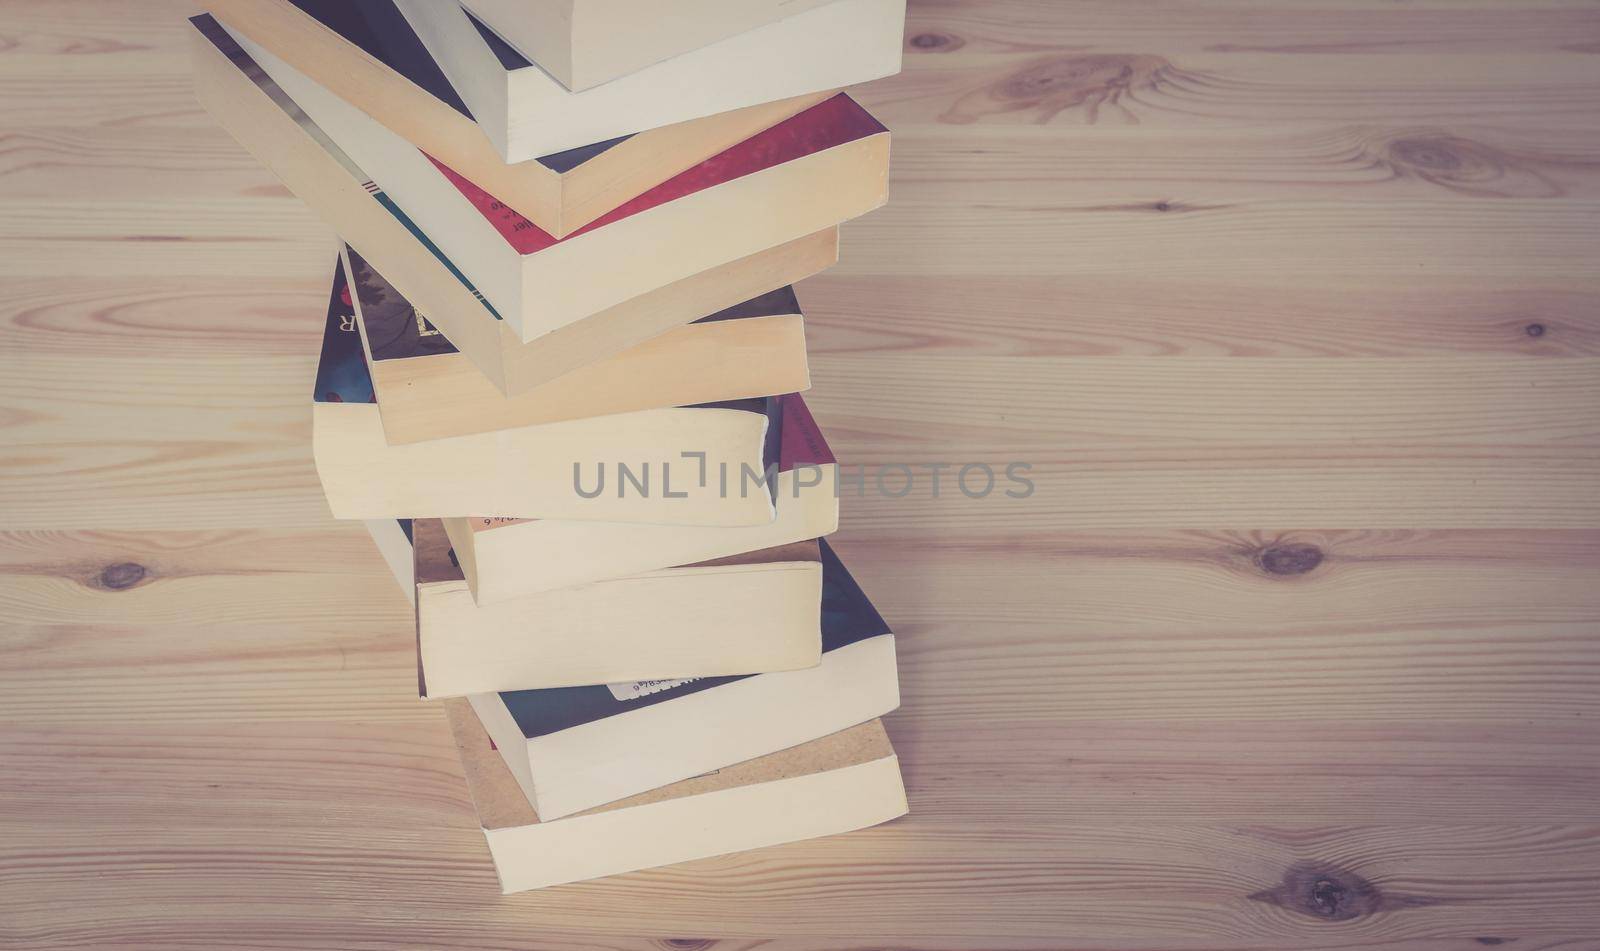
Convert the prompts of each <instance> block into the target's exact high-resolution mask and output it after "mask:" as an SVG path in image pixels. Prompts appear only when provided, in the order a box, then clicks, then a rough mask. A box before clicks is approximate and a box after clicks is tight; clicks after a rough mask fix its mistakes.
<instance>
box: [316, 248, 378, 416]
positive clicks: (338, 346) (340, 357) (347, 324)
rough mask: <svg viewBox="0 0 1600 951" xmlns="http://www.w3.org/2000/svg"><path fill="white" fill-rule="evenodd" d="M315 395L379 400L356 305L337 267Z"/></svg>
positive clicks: (319, 398) (330, 399)
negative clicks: (363, 346)
mask: <svg viewBox="0 0 1600 951" xmlns="http://www.w3.org/2000/svg"><path fill="white" fill-rule="evenodd" d="M312 399H313V400H315V401H316V402H318V403H376V402H377V401H378V397H377V395H376V394H375V393H374V392H373V389H372V373H371V371H369V370H368V369H367V358H366V354H364V353H363V352H362V350H361V335H360V332H359V330H358V328H357V327H356V310H355V305H354V303H353V302H352V301H351V299H350V286H349V285H348V284H347V283H345V279H344V269H343V268H341V267H338V266H335V267H334V269H333V291H332V292H331V293H330V294H329V295H328V320H327V323H326V324H324V325H323V329H322V354H321V356H320V357H318V359H317V380H316V384H315V386H314V388H313V390H312Z"/></svg>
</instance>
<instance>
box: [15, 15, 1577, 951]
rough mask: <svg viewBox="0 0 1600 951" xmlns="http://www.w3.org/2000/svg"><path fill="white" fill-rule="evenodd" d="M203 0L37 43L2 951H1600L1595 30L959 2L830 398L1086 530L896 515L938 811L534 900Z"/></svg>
mask: <svg viewBox="0 0 1600 951" xmlns="http://www.w3.org/2000/svg"><path fill="white" fill-rule="evenodd" d="M191 12H193V10H192V8H191V7H190V6H189V5H186V4H185V3H183V2H176V0H173V2H166V0H4V2H3V3H0V126H3V138H0V282H3V286H0V335H3V339H0V526H3V528H4V532H3V533H0V618H3V624H4V629H3V633H0V946H4V947H6V948H8V949H9V948H29V949H32V948H67V947H89V946H101V947H108V948H119V949H127V948H197V949H212V948H217V949H223V948H226V949H238V948H302V947H303V948H336V949H356V948H359V949H378V948H390V947H418V948H483V947H492V948H530V947H537V948H560V949H584V951H590V949H632V948H644V947H664V948H676V949H699V948H715V949H717V951H736V949H737V951H744V949H751V948H756V947H760V948H763V949H769V951H770V949H779V951H810V949H819V948H835V947H841V948H859V949H865V948H880V947H892V948H896V949H913V948H914V949H962V948H971V949H1002V948H1009V949H1043V948H1084V949H1090V948H1092V949H1158V948H1172V949H1202V948H1204V949H1224V948H1240V949H1244V948H1249V949H1261V951H1275V949H1285V948H1383V949H1393V948H1405V949H1419V951H1455V949H1477V948H1483V947H1486V946H1502V947H1508V948H1513V949H1516V951H1530V949H1549V948H1556V947H1560V948H1564V949H1577V948H1596V947H1600V940H1597V938H1596V936H1597V935H1600V689H1597V688H1600V630H1597V623H1596V622H1597V620H1600V306H1597V305H1600V213H1597V212H1600V7H1597V6H1596V5H1594V4H1590V3H1567V2H1505V3H1498V4H1497V3H1483V2H1471V0H1460V2H1443V0H1417V2H1413V3H1394V2H1388V0H1350V2H1334V0H1308V2H1303V3H1294V4H1287V3H1284V4H1262V3H1257V2H1250V0H1215V2H1211V0H1198V2H1181V3H1178V2H1175V3H1137V2H1122V0H1085V2H1053V0H1008V2H992V0H991V2H979V0H928V2H918V3H914V4H913V9H912V13H911V24H910V33H909V36H910V39H909V45H908V55H907V58H906V70H905V72H904V74H903V75H901V76H899V77H897V78H895V79H892V80H887V81H884V82H880V83H876V84H873V85H872V86H870V87H868V88H866V89H864V90H862V91H861V93H860V98H861V99H862V101H863V102H864V103H865V104H867V105H868V106H869V107H870V108H872V109H874V110H875V111H876V112H877V114H878V115H880V116H881V117H882V118H883V119H884V120H885V121H886V122H887V123H888V124H889V125H890V126H891V127H892V128H893V130H894V134H895V140H894V151H895V173H894V181H893V185H892V189H891V190H892V199H891V204H890V206H889V207H888V208H887V209H885V210H882V211H879V212H877V213H875V214H873V215H871V216H870V217H869V218H867V219H864V220H862V221H860V222H858V223H855V224H853V225H851V226H850V227H848V228H847V229H846V233H845V247H844V262H843V263H842V264H840V265H839V266H838V267H837V268H835V269H833V270H832V271H830V272H828V273H827V274H825V275H822V276H820V277H817V278H814V279H812V280H810V281H807V282H806V283H805V284H804V285H803V286H802V288H801V297H802V299H803V302H804V304H805V305H806V308H807V313H808V322H809V326H810V339H811V344H812V347H813V367H814V376H815V388H814V390H813V393H812V395H811V396H810V397H809V399H810V400H811V402H812V404H813V406H814V408H815V410H816V413H817V415H818V417H819V418H820V420H821V421H822V423H823V425H824V427H825V428H826V429H827V431H828V433H829V435H830V438H831V439H832V440H833V442H834V445H835V448H836V449H837V450H838V453H839V455H840V457H841V458H842V459H844V460H845V461H847V462H854V463H867V464H889V463H905V464H909V465H913V466H918V467H920V466H922V465H924V464H927V463H937V462H948V463H955V464H960V463H966V462H984V463H989V464H991V465H995V466H1001V465H1004V464H1005V463H1007V462H1026V463H1029V464H1031V465H1032V476H1033V479H1034V481H1035V484H1036V487H1037V491H1036V494H1035V495H1034V496H1033V497H1032V498H1030V499H1027V500H1022V501H1018V500H1011V499H1005V498H1000V497H991V498H987V499H983V500H972V499H968V498H966V497H964V496H963V495H961V494H960V493H959V492H953V491H951V487H950V483H949V482H946V483H945V484H944V486H943V487H942V491H941V494H940V496H939V497H938V498H934V497H933V494H932V491H931V487H930V486H929V485H928V483H927V480H926V478H924V479H923V480H922V481H920V482H919V483H918V484H917V486H916V488H915V490H914V491H912V492H911V493H910V494H909V495H908V496H907V497H905V498H902V499H892V498H877V497H868V498H856V497H854V496H847V497H846V498H845V500H844V503H843V505H844V522H843V528H842V530H841V531H840V533H839V536H838V543H839V548H840V550H841V551H842V552H843V553H844V554H845V556H846V557H847V558H848V559H849V560H850V562H851V564H852V565H853V566H854V567H855V569H856V571H857V574H858V577H859V578H860V580H861V581H862V583H863V584H864V586H865V587H866V588H867V590H868V591H869V592H870V593H871V594H872V595H873V597H874V598H875V599H876V600H877V601H878V602H879V604H880V606H881V608H882V610H883V612H884V614H885V615H886V616H887V617H888V618H889V619H890V620H891V622H892V623H893V624H894V626H895V627H896V629H897V630H898V631H899V632H900V635H901V640H900V645H901V651H902V654H901V675H902V679H903V692H904V706H903V707H902V709H901V710H900V711H898V712H897V713H895V714H894V715H893V716H892V717H890V718H888V721H887V722H888V727H889V732H890V734H891V736H892V737H893V739H894V741H895V744H896V746H897V747H898V749H899V751H900V754H901V757H902V762H903V765H904V770H905V777H906V782H907V786H908V788H909V792H910V799H911V807H912V814H911V815H910V816H909V817H907V818H905V819H902V820H899V821H896V822H894V823H892V824H889V825H887V826H884V827H881V828H876V829H871V830H867V831H863V832H859V833H856V834H852V835H848V836H842V837H835V838H832V839H826V840H822V841H815V842H806V843H801V844H796V845H791V846H784V847H780V848H773V849H767V850H763V851H760V852H756V853H752V854H746V855H738V856H732V857H726V858H719V859H713V860H708V861H701V862H696V863H692V864H689V865H684V866H678V867H674V868H667V869H661V870H657V871H652V872H646V873H641V874H634V875H629V876H625V877H621V878H617V879H613V880H609V881H604V882H598V883H589V884H583V885H576V886H567V887H561V888H554V889H550V890H547V891H543V892H536V893H530V894H523V895H519V896H514V897H510V898H502V897H500V896H499V895H498V894H497V889H496V886H495V879H494V873H493V870H492V869H491V867H490V864H489V858H488V855H487V852H486V851H485V847H484V844H483V841H482V837H481V836H480V835H479V833H478V831H477V827H476V824H475V819H474V816H473V814H472V811H471V806H470V803H469V801H468V799H467V796H466V792H465V789H464V787H463V785H462V779H461V773H460V769H459V765H458V763H457V761H456V758H455V755H454V753H453V751H452V748H451V744H450V739H449V734H448V731H447V729H446V726H445V723H444V719H443V716H442V715H441V713H440V711H439V710H437V709H435V708H433V707H431V706H429V705H426V704H423V703H419V702H418V701H417V700H416V699H415V697H414V691H413V677H414V674H413V660H412V649H413V648H412V633H411V619H410V615H409V611H408V609H407V606H406V603H405V601H404V600H403V598H402V597H401V595H400V593H399V592H398V591H397V590H396V588H395V586H394V583H393V581H392V580H391V578H390V577H389V575H388V573H387V571H386V569H385V568H384V565H383V563H382V561H381V560H380V559H379V557H378V555H377V553H376V552H375V551H374V550H373V548H372V547H371V545H370V543H369V541H368V539H367V536H366V534H365V533H364V532H363V531H362V529H361V527H360V526H359V525H356V524H351V523H335V522H333V521H332V520H331V519H330V518H329V517H328V514H327V511H326V509H325V508H324V505H323V502H322V500H321V498H320V496H319V491H318V486H317V481H316V476H315V473H314V471H313V468H312V464H311V459H310V455H309V442H310V414H309V411H308V405H307V404H308V397H309V395H310V390H311V379H312V371H313V363H314V360H315V356H316V349H317V341H318V338H319V335H320V332H321V324H322V320H323V307H324V302H325V299H326V293H327V287H328V279H329V275H330V269H331V265H332V262H333V253H334V248H335V239H334V235H333V233H332V232H331V231H330V230H329V229H328V228H327V227H325V226H324V225H323V224H322V223H321V222H320V221H319V220H318V219H316V218H315V217H313V215H312V214H310V213H309V212H308V211H307V210H305V209H304V208H303V207H302V206H301V205H300V204H299V203H298V202H297V201H296V200H294V199H293V198H292V197H291V196H290V195H289V194H288V193H287V192H286V191H285V190H284V189H283V188H281V187H280V186H279V185H278V184H277V183H276V182H275V181H274V179H273V178H272V177H271V176H270V175H269V174H267V173H266V172H264V171H262V170H261V169H259V168H257V167H256V165H255V164H254V162H252V161H251V159H250V158H249V157H248V156H247V155H246V154H245V153H244V152H243V151H242V150H241V149H239V148H238V147H236V146H235V145H234V144H233V142H232V141H231V140H230V139H229V138H228V137H227V136H226V135H225V134H224V133H223V132H221V131H220V130H219V129H218V128H217V127H216V126H215V125H213V123H212V122H211V120H210V119H209V118H208V117H207V116H206V115H205V114H204V113H203V112H202V111H201V110H200V109H199V108H198V106H197V105H196V104H195V102H194V100H193V98H192V96H191V92H190V89H189V82H188V78H187V73H186V69H187V65H186V59H185V53H184V46H183V42H182V41H183V39H184V37H183V31H184V30H185V29H186V27H185V26H184V24H183V17H184V16H186V15H187V14H189V13H191ZM921 471H923V472H924V473H925V472H926V470H921ZM947 478H948V476H947ZM763 939H772V940H770V941H768V940H763Z"/></svg>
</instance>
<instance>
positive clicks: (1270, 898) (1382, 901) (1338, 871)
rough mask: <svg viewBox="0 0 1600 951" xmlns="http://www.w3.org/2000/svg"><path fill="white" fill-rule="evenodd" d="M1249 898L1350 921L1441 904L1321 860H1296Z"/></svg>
mask: <svg viewBox="0 0 1600 951" xmlns="http://www.w3.org/2000/svg"><path fill="white" fill-rule="evenodd" d="M1249 897H1250V900H1251V901H1260V902H1266V903H1268V904H1272V905H1277V906H1279V907H1280V908H1285V909H1287V910H1289V911H1292V912H1295V913H1297V914H1302V915H1307V916H1309V917H1312V918H1320V919H1322V920H1323V921H1350V920H1351V919H1353V918H1360V917H1363V916H1365V915H1371V914H1375V913H1376V912H1380V911H1392V910H1394V909H1398V908H1413V907H1418V906H1421V905H1436V904H1440V899H1437V898H1432V897H1428V896H1423V895H1396V894H1390V893H1386V892H1384V891H1383V890H1381V889H1380V888H1378V886H1377V885H1374V884H1373V883H1372V882H1369V881H1367V880H1366V879H1364V878H1362V877H1361V876H1360V875H1357V874H1355V873H1354V872H1351V871H1349V870H1348V869H1342V868H1339V867H1338V866H1335V865H1329V864H1326V863H1323V862H1298V863H1296V864H1295V865H1293V866H1290V868H1289V869H1288V871H1286V872H1284V873H1283V880H1282V881H1281V882H1279V883H1278V884H1277V885H1276V886H1275V887H1273V888H1269V889H1266V890H1265V891H1259V892H1256V893H1255V894H1253V895H1250V896H1249Z"/></svg>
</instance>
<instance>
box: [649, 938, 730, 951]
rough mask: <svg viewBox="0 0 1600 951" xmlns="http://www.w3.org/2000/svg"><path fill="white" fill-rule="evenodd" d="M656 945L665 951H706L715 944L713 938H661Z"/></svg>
mask: <svg viewBox="0 0 1600 951" xmlns="http://www.w3.org/2000/svg"><path fill="white" fill-rule="evenodd" d="M656 944H657V945H659V946H660V947H662V948H664V949H666V951H707V949H709V948H713V947H716V944H717V942H716V939H714V938H662V939H661V940H660V941H658V942H656Z"/></svg>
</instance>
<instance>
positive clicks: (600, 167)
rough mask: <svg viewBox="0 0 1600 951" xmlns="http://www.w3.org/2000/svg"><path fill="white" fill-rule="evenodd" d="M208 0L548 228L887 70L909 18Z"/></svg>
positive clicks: (629, 6)
mask: <svg viewBox="0 0 1600 951" xmlns="http://www.w3.org/2000/svg"><path fill="white" fill-rule="evenodd" d="M205 6H207V7H208V8H209V9H210V10H211V12H212V13H213V14H215V15H216V16H217V17H218V18H219V19H220V20H221V21H222V22H223V23H224V24H225V25H227V26H228V27H230V28H231V29H234V30H237V31H238V32H239V33H241V34H243V35H245V36H248V37H250V38H251V39H253V40H254V41H255V42H257V43H259V44H261V45H262V46H263V47H266V48H268V49H270V50H272V51H273V52H274V53H275V54H277V55H278V56H279V57H281V58H282V59H283V60H284V61H285V62H286V63H288V64H289V65H290V66H292V67H293V68H294V69H296V70H299V71H300V72H302V73H304V74H305V75H306V76H308V77H310V78H311V79H314V80H315V81H316V82H318V83H319V84H321V85H322V86H323V87H325V88H326V89H328V90H329V91H330V92H333V93H335V94H337V95H338V96H340V97H342V98H343V99H345V100H346V101H348V102H349V103H351V104H352V105H354V106H355V107H357V108H358V109H360V110H361V111H363V112H365V113H366V114H368V115H369V116H371V117H372V118H373V119H376V120H377V121H378V122H380V123H382V124H383V125H385V126H387V127H388V128H389V129H390V130H391V131H393V132H395V133H397V134H399V135H400V136H402V137H403V138H405V139H406V140H408V141H410V142H411V143H413V144H414V145H416V146H417V147H418V148H420V149H421V150H422V151H424V152H425V153H427V154H428V155H429V156H430V157H431V158H433V159H435V160H437V161H438V162H439V163H440V164H442V165H445V166H448V167H449V168H451V169H452V170H454V171H455V172H457V173H459V174H460V175H461V176H463V177H464V178H466V179H467V180H470V181H471V182H472V183H474V184H475V185H476V186H478V187H479V188H481V189H482V190H483V191H484V192H486V193H488V194H490V195H493V196H494V197H495V198H496V199H497V200H498V201H500V202H503V203H504V204H505V205H506V206H507V207H509V208H510V209H512V210H513V211H515V212H517V213H519V214H520V215H521V216H523V217H524V218H526V219H527V220H528V221H530V222H532V223H533V224H534V225H536V226H538V227H539V228H540V229H542V230H543V231H545V232H547V233H548V234H549V235H551V236H552V237H555V238H561V237H565V236H566V235H568V234H571V233H572V232H573V231H576V230H577V229H579V228H581V227H583V226H584V225H586V224H588V223H590V222H593V221H594V220H596V219H597V218H600V217H601V216H603V215H605V214H606V213H607V212H609V211H612V210H613V209H615V208H617V207H618V206H619V205H621V204H623V203H624V202H627V201H628V200H629V199H631V198H633V197H635V196H637V195H639V194H640V193H642V192H644V191H646V190H648V189H649V188H651V187H653V186H655V185H658V184H660V183H662V182H664V181H666V180H667V179H669V178H672V177H673V176H675V175H677V174H678V173H679V172H682V171H684V170H686V169H688V168H690V167H692V166H694V165H696V164H698V163H700V162H702V161H704V160H705V159H707V158H709V157H711V156H713V155H716V154H718V153H720V152H722V151H724V150H726V149H728V148H730V147H732V146H733V145H735V144H737V143H739V142H742V141H744V140H745V139H748V138H749V137H750V136H752V135H754V134H756V133H757V132H760V131H762V130H764V129H767V128H770V127H771V126H773V125H775V124H777V123H779V122H782V121H783V120H784V119H787V118H789V117H791V116H794V115H796V114H798V113H799V112H801V111H803V110H805V109H807V108H809V107H811V106H813V105H815V104H817V103H818V102H820V101H822V100H823V99H825V98H827V96H828V95H829V93H831V92H832V91H833V90H836V89H839V88H841V87H844V86H849V85H853V84H856V83H861V82H865V81H868V80H871V79H877V78H879V77H883V76H888V75H891V74H893V73H895V72H897V71H898V70H899V68H900V54H901V33H902V30H903V27H904V17H905V3H904V0H830V2H819V0H794V2H790V3H779V2H776V0H685V2H684V3H683V4H682V9H674V10H673V11H672V12H671V14H670V15H666V16H662V15H661V11H660V10H652V11H651V12H652V13H653V14H654V15H653V16H651V17H648V18H643V17H642V14H638V13H637V11H635V12H632V13H630V12H629V11H630V10H634V8H641V9H642V8H643V7H649V6H654V3H653V2H652V3H645V2H644V0H550V2H547V0H494V2H480V3H477V4H473V5H471V6H473V7H474V9H475V12H476V13H477V14H478V16H479V17H481V18H482V19H479V18H478V17H475V16H473V14H472V13H469V12H468V11H467V9H465V8H463V7H461V6H459V5H458V4H457V3H455V2H454V0H206V3H205ZM508 14H509V16H508ZM636 14H637V15H639V16H640V17H641V18H640V19H633V20H630V19H626V18H629V17H634V16H635V15H636ZM563 17H565V19H563ZM646 19H648V22H651V23H652V26H651V27H650V28H649V29H643V28H641V27H639V26H638V24H639V23H642V22H646ZM561 23H564V24H565V26H560V27H553V26H551V24H561ZM619 26H620V27H622V28H620V29H619ZM546 31H549V32H548V33H546ZM533 32H538V33H539V34H540V35H548V37H549V42H548V43H547V44H542V45H541V44H539V43H535V42H533V41H532V39H531V36H530V34H531V33H533ZM708 41H709V42H710V45H706V46H700V47H699V48H696V47H697V46H698V45H699V44H702V43H706V42H708ZM563 51H564V52H563ZM680 54H681V55H680ZM540 57H549V61H548V62H547V61H546V60H545V59H544V58H540ZM619 70H620V71H621V72H619ZM629 70H631V71H629ZM601 76H605V77H607V78H606V79H604V80H602V79H599V78H598V77H601ZM564 83H570V88H569V86H568V85H564Z"/></svg>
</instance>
